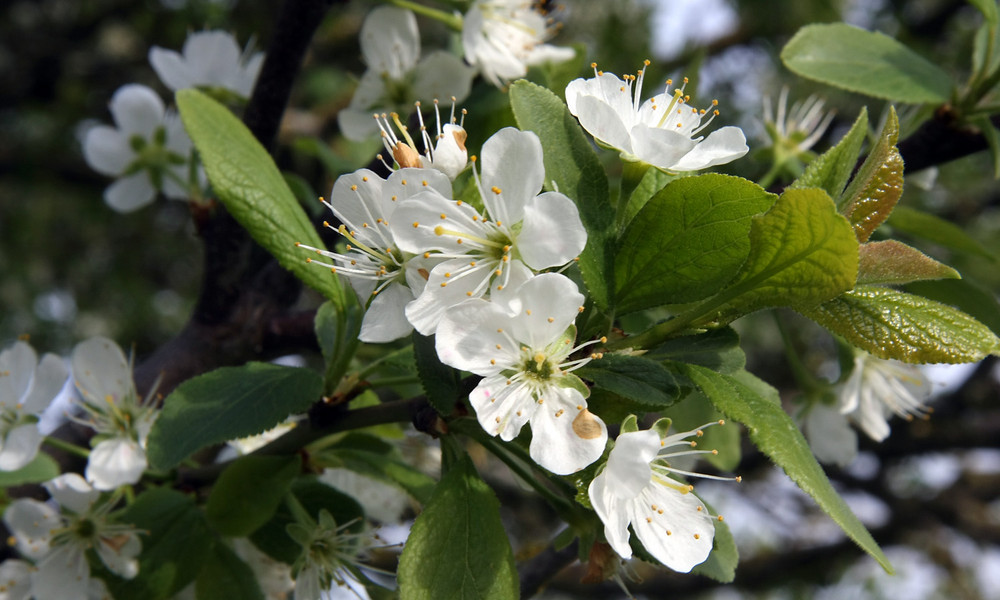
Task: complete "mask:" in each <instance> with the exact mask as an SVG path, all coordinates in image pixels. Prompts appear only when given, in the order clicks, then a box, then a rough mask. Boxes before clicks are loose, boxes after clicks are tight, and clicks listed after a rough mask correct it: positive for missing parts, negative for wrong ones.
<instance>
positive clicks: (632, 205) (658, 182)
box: [619, 162, 680, 228]
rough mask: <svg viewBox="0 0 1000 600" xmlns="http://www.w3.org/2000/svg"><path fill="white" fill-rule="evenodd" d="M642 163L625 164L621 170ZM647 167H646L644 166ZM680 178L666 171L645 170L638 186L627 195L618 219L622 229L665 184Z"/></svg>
mask: <svg viewBox="0 0 1000 600" xmlns="http://www.w3.org/2000/svg"><path fill="white" fill-rule="evenodd" d="M641 164H643V163H632V162H625V163H624V164H623V165H622V168H623V169H629V168H635V165H641ZM646 166H647V167H648V165H646ZM678 177H680V176H679V175H678V174H676V173H667V172H666V171H661V170H660V169H650V168H647V169H646V170H645V172H644V173H643V175H642V179H640V180H639V184H638V185H637V186H635V189H633V190H632V193H631V194H630V195H629V198H628V203H627V204H626V205H625V208H624V209H623V212H622V214H621V216H620V217H619V219H620V221H621V223H622V226H623V228H624V227H625V226H628V224H629V223H631V222H632V219H634V218H635V216H636V215H637V214H639V211H640V210H642V208H643V207H644V206H646V203H647V202H649V201H650V199H652V197H653V196H655V195H656V194H657V193H658V192H659V191H660V190H662V189H663V188H665V187H667V184H668V183H670V182H671V181H674V180H675V179H678Z"/></svg>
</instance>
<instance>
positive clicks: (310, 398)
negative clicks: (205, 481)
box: [146, 362, 323, 469]
mask: <svg viewBox="0 0 1000 600" xmlns="http://www.w3.org/2000/svg"><path fill="white" fill-rule="evenodd" d="M322 393H323V380H322V379H321V378H320V376H319V375H317V374H316V373H314V372H312V371H310V370H309V369H300V368H295V367H283V366H280V365H272V364H269V363H254V362H251V363H247V364H245V365H243V366H242V367H223V368H221V369H216V370H214V371H211V372H209V373H205V374H204V375H199V376H198V377H194V378H192V379H189V380H187V381H185V382H184V383H182V384H181V385H179V386H177V389H175V390H174V391H173V393H171V394H170V395H169V396H167V398H166V400H164V402H163V410H162V411H160V416H159V418H158V419H157V420H156V423H155V424H154V425H153V429H152V431H150V433H149V439H148V441H147V450H146V454H147V456H148V457H149V462H150V464H151V465H152V466H153V468H155V469H170V468H172V467H174V466H175V465H177V463H179V462H181V461H182V460H184V459H185V458H187V457H188V456H190V455H191V454H192V453H193V452H195V451H197V450H199V449H201V448H204V447H205V446H209V445H211V444H218V443H222V442H225V441H228V440H233V439H238V438H241V437H247V436H250V435H256V434H258V433H262V432H264V431H266V430H267V429H270V428H272V427H274V426H275V425H277V424H278V423H281V422H282V421H284V420H285V419H286V418H288V415H290V414H294V413H299V412H303V411H305V410H306V409H308V408H309V407H310V406H311V405H312V404H313V402H316V401H317V400H319V399H320V396H321V395H322Z"/></svg>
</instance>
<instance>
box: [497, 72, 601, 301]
mask: <svg viewBox="0 0 1000 600" xmlns="http://www.w3.org/2000/svg"><path fill="white" fill-rule="evenodd" d="M510 105H511V108H512V109H513V110H514V118H515V119H516V120H517V126H518V127H520V128H521V129H522V130H524V131H533V132H535V134H536V135H538V138H539V139H540V140H541V142H542V152H543V156H544V158H543V160H544V161H545V177H546V187H547V188H548V189H556V188H558V190H559V191H560V192H562V193H563V194H566V196H568V197H569V198H570V199H572V200H573V201H574V202H576V205H577V208H578V209H579V211H580V219H581V220H582V221H583V226H584V227H585V228H586V229H587V247H586V248H584V250H583V253H582V254H581V255H580V262H579V265H580V272H581V273H582V274H583V282H584V283H585V284H586V286H587V289H588V290H589V292H590V297H591V298H592V299H593V301H594V302H595V303H596V304H597V305H598V306H599V307H600V308H602V309H606V308H608V306H609V305H610V303H611V292H612V290H611V289H610V283H611V282H613V281H614V278H613V271H612V269H613V250H612V242H613V234H612V233H611V228H612V226H613V224H614V207H613V206H611V202H610V200H609V195H608V179H607V176H605V174H604V168H603V167H602V166H601V162H600V161H599V160H598V159H597V155H596V154H594V150H593V148H592V147H591V144H590V140H589V139H587V137H586V136H585V135H584V133H583V130H582V129H581V128H580V125H579V124H578V123H577V122H576V119H575V118H574V117H573V115H571V114H570V113H569V109H568V108H566V104H565V103H564V102H563V101H562V99H561V98H559V97H558V96H556V95H555V94H553V93H552V92H550V91H549V90H547V89H545V88H543V87H541V86H538V85H535V84H533V83H529V82H527V81H523V80H522V81H516V82H514V83H513V84H511V86H510Z"/></svg>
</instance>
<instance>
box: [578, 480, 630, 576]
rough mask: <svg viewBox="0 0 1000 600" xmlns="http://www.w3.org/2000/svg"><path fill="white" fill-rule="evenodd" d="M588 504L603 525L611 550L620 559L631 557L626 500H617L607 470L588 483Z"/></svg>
mask: <svg viewBox="0 0 1000 600" xmlns="http://www.w3.org/2000/svg"><path fill="white" fill-rule="evenodd" d="M587 495H588V496H590V504H591V506H593V507H594V512H596V513H597V516H598V517H599V518H600V519H601V522H602V523H604V537H605V538H607V540H608V544H610V545H611V549H612V550H614V551H615V552H617V553H618V556H621V557H622V558H631V557H632V547H631V546H630V545H629V543H628V539H629V533H628V519H629V515H628V511H627V509H626V503H627V502H628V501H627V500H622V499H621V498H619V497H618V496H617V495H616V494H615V493H614V490H613V484H612V483H611V482H610V480H609V479H608V475H607V469H605V471H604V472H603V473H601V474H600V475H598V476H597V477H595V478H594V480H593V481H591V482H590V487H589V488H588V489H587Z"/></svg>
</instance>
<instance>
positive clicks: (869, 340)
mask: <svg viewBox="0 0 1000 600" xmlns="http://www.w3.org/2000/svg"><path fill="white" fill-rule="evenodd" d="M799 312H801V313H802V314H804V315H805V316H807V317H809V318H810V319H812V320H813V321H816V322H817V323H819V324H820V325H822V326H823V327H826V328H827V329H829V330H830V331H832V332H834V333H836V334H837V335H839V336H841V337H843V338H844V339H846V340H847V341H848V342H850V343H852V344H854V345H855V346H857V347H858V348H861V349H863V350H865V351H867V352H868V353H870V354H873V355H875V356H877V357H879V358H894V359H896V360H901V361H904V362H908V363H966V362H976V361H978V360H981V359H983V358H984V357H985V356H986V355H988V354H991V353H994V352H996V351H997V350H998V348H1000V339H997V336H996V335H994V334H993V332H992V331H990V330H989V328H988V327H986V326H985V325H983V324H982V323H980V322H979V321H977V320H975V319H973V318H972V317H970V316H969V315H967V314H965V313H964V312H962V311H960V310H957V309H955V308H952V307H950V306H948V305H946V304H941V303H939V302H935V301H933V300H928V299H927V298H922V297H920V296H914V295H912V294H907V293H904V292H898V291H896V290H892V289H888V288H881V287H874V286H862V287H858V288H857V289H854V290H851V291H850V292H847V293H846V294H844V295H842V296H840V297H838V298H834V299H833V300H831V301H829V302H825V303H823V304H821V305H819V306H816V307H814V308H811V309H808V310H805V309H799Z"/></svg>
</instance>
